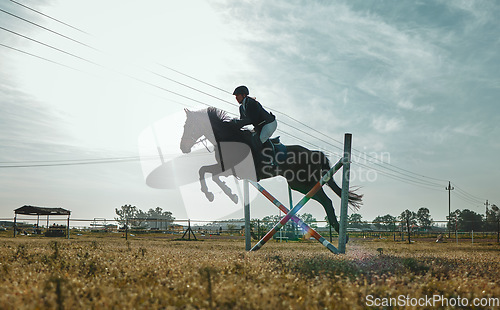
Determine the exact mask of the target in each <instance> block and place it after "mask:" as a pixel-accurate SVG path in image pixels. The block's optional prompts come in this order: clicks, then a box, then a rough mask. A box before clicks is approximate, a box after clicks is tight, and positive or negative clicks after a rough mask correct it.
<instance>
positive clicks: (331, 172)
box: [250, 158, 344, 251]
mask: <svg viewBox="0 0 500 310" xmlns="http://www.w3.org/2000/svg"><path fill="white" fill-rule="evenodd" d="M343 162H344V158H341V159H340V160H339V161H338V162H337V163H336V164H335V166H333V167H332V168H331V169H330V170H328V172H327V173H326V174H325V175H324V176H323V177H322V178H321V180H320V181H319V182H318V183H316V185H314V186H313V188H311V190H310V191H309V192H308V193H307V194H306V195H305V196H304V197H303V198H302V199H301V200H300V201H299V203H297V205H296V206H295V207H293V208H292V210H290V212H288V214H287V215H285V217H284V218H282V219H281V221H279V222H278V223H277V224H276V225H275V226H274V227H273V228H272V229H271V230H270V231H269V232H268V233H267V234H266V235H265V236H264V237H263V238H262V239H261V240H260V241H259V242H257V244H255V245H254V246H253V248H252V249H251V250H250V251H257V250H259V249H260V248H261V247H262V246H263V245H264V244H266V242H267V241H269V239H271V238H272V237H273V235H274V234H275V233H276V232H277V231H278V230H280V228H281V227H283V226H284V225H285V224H286V223H287V222H288V221H289V220H290V219H291V218H292V216H294V215H295V214H297V212H299V211H300V209H302V207H303V206H304V205H305V204H306V202H308V201H309V199H311V198H312V197H313V196H314V195H315V194H316V192H317V191H319V189H320V188H321V187H322V186H323V185H324V184H325V183H326V182H328V181H329V180H330V179H331V178H332V176H333V175H334V174H335V172H337V171H338V170H339V169H340V168H341V167H342V165H343Z"/></svg>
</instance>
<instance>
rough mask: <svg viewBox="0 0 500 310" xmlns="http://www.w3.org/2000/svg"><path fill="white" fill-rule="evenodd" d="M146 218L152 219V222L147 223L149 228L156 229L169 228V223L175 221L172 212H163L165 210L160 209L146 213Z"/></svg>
mask: <svg viewBox="0 0 500 310" xmlns="http://www.w3.org/2000/svg"><path fill="white" fill-rule="evenodd" d="M144 216H145V218H147V219H150V221H148V222H147V225H148V226H149V227H155V228H168V223H171V222H173V221H174V220H175V217H173V215H172V212H170V211H163V209H162V208H160V207H156V208H155V209H153V208H151V209H149V211H148V212H147V213H145V214H144Z"/></svg>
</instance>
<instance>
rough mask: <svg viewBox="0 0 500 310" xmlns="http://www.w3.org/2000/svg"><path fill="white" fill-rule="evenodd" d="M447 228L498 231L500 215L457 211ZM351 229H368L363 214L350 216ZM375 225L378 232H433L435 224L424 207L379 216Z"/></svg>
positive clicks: (492, 211) (375, 220)
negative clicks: (402, 228) (409, 228)
mask: <svg viewBox="0 0 500 310" xmlns="http://www.w3.org/2000/svg"><path fill="white" fill-rule="evenodd" d="M446 220H447V223H446V228H447V229H448V230H453V231H454V230H458V231H473V230H474V231H496V230H497V229H498V224H499V221H500V213H499V212H498V211H496V210H492V209H488V210H487V211H486V215H483V214H479V213H476V212H474V211H471V210H469V209H464V210H455V211H453V212H452V213H451V214H450V216H447V217H446ZM348 222H349V227H352V228H360V229H363V228H367V227H368V226H369V224H368V223H366V222H364V221H363V220H362V216H361V214H357V213H354V214H351V215H349V219H348ZM372 223H373V225H374V226H375V227H376V228H377V229H378V230H396V229H397V228H401V227H404V228H407V226H408V225H409V226H410V227H412V228H418V229H421V230H424V231H427V230H431V229H432V227H433V226H434V225H433V224H434V223H435V222H434V220H433V218H432V217H431V214H430V211H429V209H428V208H425V207H422V208H420V209H418V211H417V212H414V211H410V210H408V209H407V210H404V211H403V212H401V214H400V215H399V216H392V215H390V214H386V215H382V216H377V217H376V218H375V219H374V220H373V222H372Z"/></svg>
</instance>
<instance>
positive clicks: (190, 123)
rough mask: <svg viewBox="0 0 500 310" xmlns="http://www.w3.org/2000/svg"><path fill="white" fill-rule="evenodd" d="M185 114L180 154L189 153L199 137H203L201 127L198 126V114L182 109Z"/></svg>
mask: <svg viewBox="0 0 500 310" xmlns="http://www.w3.org/2000/svg"><path fill="white" fill-rule="evenodd" d="M184 111H185V112H186V123H185V124H184V133H183V134H182V138H181V151H182V153H189V152H191V148H192V147H193V146H194V145H195V144H196V141H198V139H199V138H201V136H203V135H204V133H203V132H202V129H201V128H203V127H201V126H200V125H201V124H200V119H201V117H199V112H193V111H190V110H188V109H184Z"/></svg>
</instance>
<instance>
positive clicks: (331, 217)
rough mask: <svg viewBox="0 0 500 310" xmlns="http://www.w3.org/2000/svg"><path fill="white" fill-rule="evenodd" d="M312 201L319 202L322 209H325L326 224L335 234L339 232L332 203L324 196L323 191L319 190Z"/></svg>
mask: <svg viewBox="0 0 500 310" xmlns="http://www.w3.org/2000/svg"><path fill="white" fill-rule="evenodd" d="M312 199H314V200H316V201H317V202H319V203H320V204H321V205H322V206H323V209H325V212H326V216H327V217H328V222H329V223H330V225H332V226H333V228H334V229H335V231H336V232H339V222H338V221H337V216H336V215H335V209H333V203H332V201H331V200H330V198H329V197H328V196H327V195H326V193H325V192H324V191H323V189H320V190H319V191H318V192H317V193H316V194H315V195H314V196H313V197H312Z"/></svg>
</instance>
